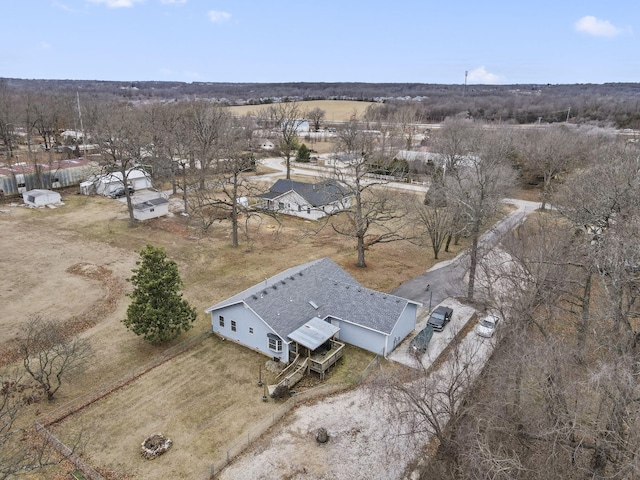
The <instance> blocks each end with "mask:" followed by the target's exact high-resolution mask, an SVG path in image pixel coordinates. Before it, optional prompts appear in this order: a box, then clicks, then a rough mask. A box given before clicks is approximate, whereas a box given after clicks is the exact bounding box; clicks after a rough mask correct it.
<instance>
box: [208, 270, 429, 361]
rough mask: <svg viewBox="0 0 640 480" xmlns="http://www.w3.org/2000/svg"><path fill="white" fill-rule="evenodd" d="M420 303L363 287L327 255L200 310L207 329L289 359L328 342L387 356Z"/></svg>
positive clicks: (411, 326)
mask: <svg viewBox="0 0 640 480" xmlns="http://www.w3.org/2000/svg"><path fill="white" fill-rule="evenodd" d="M419 305H420V304H419V303H416V302H413V301H411V300H407V299H404V298H401V297H397V296H394V295H390V294H388V293H382V292H377V291H375V290H371V289H369V288H365V287H363V286H362V285H360V283H358V281H356V280H355V279H354V278H353V277H352V276H351V275H349V274H348V273H347V272H345V271H344V270H343V269H342V268H340V267H339V266H338V265H337V264H336V263H334V262H333V261H332V260H330V259H329V258H322V259H320V260H314V261H312V262H308V263H305V264H302V265H298V266H297V267H293V268H290V269H288V270H285V271H283V272H281V273H279V274H277V275H275V276H273V277H271V278H268V279H265V281H264V282H260V283H259V284H257V285H254V286H253V287H250V288H248V289H246V290H244V291H243V292H240V293H238V294H237V295H234V296H233V297H231V298H228V299H226V300H224V301H222V302H220V303H218V304H216V305H213V306H212V307H209V308H208V309H206V310H205V311H206V313H208V314H210V315H211V322H212V328H213V332H214V333H216V334H217V335H219V336H221V337H223V338H225V339H229V340H234V341H236V342H238V343H241V344H242V345H245V346H247V347H249V348H251V349H254V350H256V351H259V352H262V353H263V354H265V355H267V356H269V357H272V358H274V359H276V360H279V361H282V362H285V363H289V362H290V361H292V360H293V359H294V357H295V356H296V355H297V354H298V353H299V352H300V348H299V347H300V345H302V346H304V347H305V348H307V349H308V350H315V349H316V348H319V347H320V346H322V345H323V344H326V343H327V342H329V341H330V340H333V339H335V340H338V341H339V342H344V343H349V344H352V345H355V346H358V347H360V348H363V349H365V350H368V351H371V352H374V353H376V354H381V355H385V356H386V355H387V354H389V353H390V352H391V351H392V350H393V349H394V348H395V347H396V346H397V345H398V344H399V343H400V342H401V341H402V340H404V339H405V338H406V337H407V335H409V333H411V332H412V331H413V329H414V328H415V324H416V315H417V308H418V306H419Z"/></svg>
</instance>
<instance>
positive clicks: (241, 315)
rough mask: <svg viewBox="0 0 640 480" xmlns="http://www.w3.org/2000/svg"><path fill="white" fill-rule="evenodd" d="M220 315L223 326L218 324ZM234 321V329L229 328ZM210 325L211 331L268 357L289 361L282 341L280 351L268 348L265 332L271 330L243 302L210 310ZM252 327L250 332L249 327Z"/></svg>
mask: <svg viewBox="0 0 640 480" xmlns="http://www.w3.org/2000/svg"><path fill="white" fill-rule="evenodd" d="M220 316H222V317H224V326H220ZM232 321H235V322H236V331H235V332H234V331H233V330H232V329H231V322H232ZM211 325H212V328H213V331H214V332H215V333H218V334H219V335H222V336H223V337H226V338H228V339H231V340H235V341H236V342H238V343H241V344H242V345H245V346H247V347H249V348H252V349H254V350H257V351H259V352H261V353H264V354H265V355H267V356H268V357H278V358H279V359H280V361H282V362H285V363H286V362H288V361H289V351H288V345H287V344H286V343H285V341H286V339H283V342H282V352H274V351H273V350H270V349H269V339H268V337H267V333H273V332H272V330H271V329H270V328H269V327H268V326H267V325H266V324H265V323H264V322H263V321H262V319H261V318H259V317H258V316H257V315H256V314H255V313H254V312H253V311H252V310H251V309H249V308H247V307H246V306H245V304H244V303H240V304H236V305H230V306H228V307H223V308H221V309H219V310H214V311H212V312H211ZM250 328H252V329H253V333H250V331H249V329H250Z"/></svg>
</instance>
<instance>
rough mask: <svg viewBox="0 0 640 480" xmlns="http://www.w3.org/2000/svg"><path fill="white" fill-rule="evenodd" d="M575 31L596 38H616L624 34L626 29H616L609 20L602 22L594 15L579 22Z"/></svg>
mask: <svg viewBox="0 0 640 480" xmlns="http://www.w3.org/2000/svg"><path fill="white" fill-rule="evenodd" d="M575 29H576V30H577V31H578V32H583V33H586V34H587V35H593V36H594V37H615V36H617V35H620V34H621V33H623V32H624V29H622V28H618V27H616V26H615V25H613V24H612V23H611V22H610V21H609V20H600V19H599V18H596V17H594V16H592V15H587V16H586V17H582V18H581V19H580V20H578V21H577V22H576V23H575Z"/></svg>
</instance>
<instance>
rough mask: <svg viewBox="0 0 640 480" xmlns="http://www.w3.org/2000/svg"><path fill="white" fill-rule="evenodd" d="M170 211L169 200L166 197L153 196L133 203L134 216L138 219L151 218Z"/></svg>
mask: <svg viewBox="0 0 640 480" xmlns="http://www.w3.org/2000/svg"><path fill="white" fill-rule="evenodd" d="M167 213H169V200H167V199H166V198H164V197H158V198H152V199H151V200H146V201H144V202H140V203H135V204H134V205H133V217H134V218H135V219H136V220H149V219H150V218H156V217H162V216H163V215H166V214H167Z"/></svg>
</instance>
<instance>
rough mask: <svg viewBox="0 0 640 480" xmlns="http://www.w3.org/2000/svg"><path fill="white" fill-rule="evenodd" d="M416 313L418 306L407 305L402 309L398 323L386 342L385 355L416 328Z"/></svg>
mask: <svg viewBox="0 0 640 480" xmlns="http://www.w3.org/2000/svg"><path fill="white" fill-rule="evenodd" d="M417 311H418V306H417V305H415V304H413V303H408V304H407V307H406V308H405V309H404V311H403V312H402V314H401V315H400V318H399V319H398V323H396V326H395V327H394V328H393V330H392V331H391V335H389V337H388V340H387V349H386V353H385V355H388V354H389V353H391V352H392V351H393V349H395V348H396V347H397V346H398V344H400V342H402V340H404V339H405V338H406V337H407V335H409V334H410V333H411V332H412V331H413V330H414V329H415V328H416V315H417Z"/></svg>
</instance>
